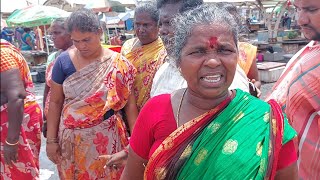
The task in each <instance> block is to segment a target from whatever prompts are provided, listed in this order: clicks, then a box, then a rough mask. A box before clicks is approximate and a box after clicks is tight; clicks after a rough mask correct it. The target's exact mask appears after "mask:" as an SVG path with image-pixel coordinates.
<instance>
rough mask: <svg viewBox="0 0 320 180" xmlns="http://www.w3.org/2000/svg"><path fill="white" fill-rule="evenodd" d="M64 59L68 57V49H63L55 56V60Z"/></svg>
mask: <svg viewBox="0 0 320 180" xmlns="http://www.w3.org/2000/svg"><path fill="white" fill-rule="evenodd" d="M64 59H70V55H69V52H68V51H64V52H62V53H60V54H59V56H58V57H57V60H60V61H61V60H64ZM70 60H71V59H70Z"/></svg>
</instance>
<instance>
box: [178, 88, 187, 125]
mask: <svg viewBox="0 0 320 180" xmlns="http://www.w3.org/2000/svg"><path fill="white" fill-rule="evenodd" d="M186 92H187V88H186V89H185V90H184V91H183V94H182V96H181V99H180V103H179V107H178V111H177V117H176V120H177V127H179V119H180V110H181V106H182V102H183V98H184V95H185V94H186Z"/></svg>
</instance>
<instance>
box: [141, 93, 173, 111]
mask: <svg viewBox="0 0 320 180" xmlns="http://www.w3.org/2000/svg"><path fill="white" fill-rule="evenodd" d="M169 105H170V106H169ZM168 106H169V107H171V95H170V94H161V95H158V96H155V97H153V98H150V99H149V100H148V101H147V103H146V104H145V105H144V107H146V108H148V109H153V108H156V109H162V108H166V109H167V108H168Z"/></svg>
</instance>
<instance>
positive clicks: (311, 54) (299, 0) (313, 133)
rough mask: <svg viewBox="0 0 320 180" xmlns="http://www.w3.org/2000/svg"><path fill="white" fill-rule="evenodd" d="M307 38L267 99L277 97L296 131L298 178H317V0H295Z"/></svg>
mask: <svg viewBox="0 0 320 180" xmlns="http://www.w3.org/2000/svg"><path fill="white" fill-rule="evenodd" d="M294 5H295V7H296V9H297V13H298V24H299V25H300V26H301V31H302V33H303V34H304V36H305V37H306V38H307V39H309V40H311V42H310V43H309V44H308V45H307V46H306V47H304V48H303V49H301V50H300V51H299V52H298V53H297V54H296V55H295V56H294V57H293V58H292V59H291V60H290V61H289V63H288V64H287V66H286V69H285V70H284V72H283V73H282V75H281V77H280V79H279V80H278V81H277V83H276V84H275V86H274V87H273V91H272V94H271V95H270V96H269V97H268V98H267V99H277V100H278V102H279V103H280V105H281V106H282V108H283V110H284V111H285V113H286V114H287V116H288V118H289V120H290V123H291V124H292V126H293V127H294V128H295V130H296V131H297V132H298V141H297V144H296V145H297V146H296V147H297V150H298V155H299V159H298V168H299V179H320V43H319V41H320V1H319V0H295V2H294Z"/></svg>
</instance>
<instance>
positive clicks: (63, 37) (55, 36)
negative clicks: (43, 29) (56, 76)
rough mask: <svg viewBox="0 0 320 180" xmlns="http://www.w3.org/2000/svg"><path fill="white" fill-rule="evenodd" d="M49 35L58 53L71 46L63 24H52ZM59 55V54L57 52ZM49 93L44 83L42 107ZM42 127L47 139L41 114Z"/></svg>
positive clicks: (48, 88) (45, 122)
mask: <svg viewBox="0 0 320 180" xmlns="http://www.w3.org/2000/svg"><path fill="white" fill-rule="evenodd" d="M50 33H51V35H52V40H53V44H54V46H55V47H56V48H58V49H60V50H59V51H65V50H67V49H68V48H69V47H71V46H72V45H73V43H72V40H71V37H70V35H69V34H68V33H67V31H66V30H65V29H64V27H63V24H59V23H53V24H51V27H50ZM58 53H60V52H58ZM49 91H50V87H49V86H48V84H47V83H46V85H45V88H44V93H43V107H45V103H46V100H47V96H48V93H49ZM43 119H44V123H43V127H42V132H43V136H44V137H47V117H46V116H45V114H43Z"/></svg>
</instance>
